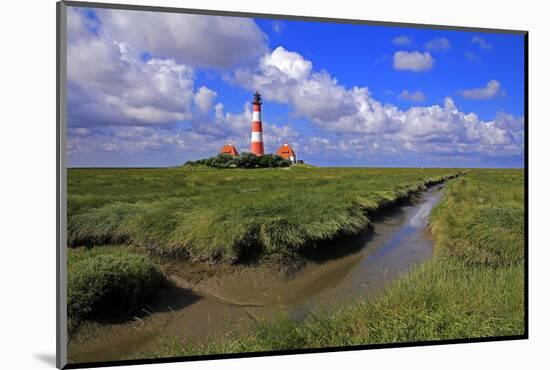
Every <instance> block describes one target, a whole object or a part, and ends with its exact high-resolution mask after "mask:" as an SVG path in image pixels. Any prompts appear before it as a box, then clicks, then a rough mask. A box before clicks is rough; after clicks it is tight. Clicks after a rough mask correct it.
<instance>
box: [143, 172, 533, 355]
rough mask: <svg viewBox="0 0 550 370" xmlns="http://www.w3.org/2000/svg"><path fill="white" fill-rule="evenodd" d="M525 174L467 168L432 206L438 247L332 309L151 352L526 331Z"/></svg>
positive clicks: (324, 344) (239, 349)
mask: <svg viewBox="0 0 550 370" xmlns="http://www.w3.org/2000/svg"><path fill="white" fill-rule="evenodd" d="M523 187H524V173H523V170H472V171H470V172H468V174H467V175H466V176H464V177H460V178H458V179H455V180H452V181H450V182H449V183H448V185H447V186H446V188H445V194H444V198H443V200H442V202H441V203H440V204H439V205H438V206H437V207H436V209H435V210H434V211H433V213H432V215H431V220H430V223H431V228H432V232H433V234H434V237H435V238H436V256H435V258H434V259H433V260H432V261H430V262H428V263H425V264H423V265H420V266H418V267H416V268H414V269H413V270H412V271H411V272H409V273H408V274H406V275H405V276H404V277H402V278H400V279H398V280H397V281H396V282H395V283H394V284H392V285H390V286H389V287H388V288H387V289H386V290H385V292H384V293H383V294H381V295H380V296H377V297H373V298H365V299H359V300H358V301H357V302H355V303H353V304H351V305H349V306H347V307H342V308H341V309H339V310H337V311H336V312H325V313H324V314H322V315H318V316H315V317H314V316H311V317H309V318H308V319H306V320H305V321H304V322H301V323H296V322H293V321H292V320H291V319H289V318H281V319H279V320H277V321H276V322H274V323H265V324H259V325H258V327H257V329H256V331H255V332H254V333H253V334H250V335H246V336H241V337H235V336H230V337H225V338H217V339H213V340H212V341H210V342H207V343H192V342H186V341H184V340H181V339H175V338H168V339H167V341H166V343H165V345H164V346H163V348H162V349H161V350H160V351H158V352H156V353H150V354H148V355H149V356H158V357H166V356H186V355H197V354H214V353H237V352H254V351H271V350H284V349H300V348H322V347H333V346H349V345H360V344H380V343H406V342H416V341H434V340H445V339H464V338H482V337H495V336H513V335H514V336H516V335H523V334H524V329H525V328H524V325H525V322H524V305H525V302H524V232H525V230H524V228H523V225H524V217H525V215H524V194H523Z"/></svg>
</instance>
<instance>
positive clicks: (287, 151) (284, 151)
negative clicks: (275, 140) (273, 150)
mask: <svg viewBox="0 0 550 370" xmlns="http://www.w3.org/2000/svg"><path fill="white" fill-rule="evenodd" d="M277 155H278V156H281V157H283V158H284V159H288V160H289V161H291V162H292V163H296V161H297V158H296V153H295V152H294V150H293V149H292V147H291V146H290V145H288V144H287V143H284V144H283V145H282V146H281V147H280V148H279V150H277Z"/></svg>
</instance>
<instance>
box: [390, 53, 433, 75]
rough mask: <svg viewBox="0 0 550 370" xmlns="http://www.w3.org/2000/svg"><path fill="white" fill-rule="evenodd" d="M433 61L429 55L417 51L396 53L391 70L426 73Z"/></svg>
mask: <svg viewBox="0 0 550 370" xmlns="http://www.w3.org/2000/svg"><path fill="white" fill-rule="evenodd" d="M433 64H434V60H433V58H432V56H431V55H430V53H428V52H424V53H421V52H419V51H413V52H408V51H403V50H401V51H397V52H395V54H394V55H393V68H394V69H397V70H403V71H413V72H420V71H427V70H429V69H431V68H432V66H433Z"/></svg>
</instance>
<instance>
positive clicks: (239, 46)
mask: <svg viewBox="0 0 550 370" xmlns="http://www.w3.org/2000/svg"><path fill="white" fill-rule="evenodd" d="M97 15H98V18H99V19H100V21H101V26H102V29H103V31H104V32H105V33H106V34H107V35H109V37H111V38H113V39H115V40H118V41H120V42H124V43H128V44H130V45H132V46H133V47H134V48H136V49H138V50H139V51H140V52H148V53H151V54H152V55H155V56H156V57H160V58H171V59H174V60H175V61H177V62H179V63H184V64H189V65H192V66H194V67H202V66H205V67H217V68H224V67H232V66H237V65H240V64H242V63H245V62H247V61H250V60H254V59H256V58H257V57H258V56H259V55H262V54H263V53H264V52H265V51H266V49H267V47H266V42H267V37H266V36H265V34H264V33H263V32H262V31H261V30H260V28H259V27H258V26H257V25H256V23H255V22H254V20H253V19H249V18H239V17H219V16H206V15H194V14H178V13H164V12H144V11H133V10H98V11H97ZM130 27H131V29H130Z"/></svg>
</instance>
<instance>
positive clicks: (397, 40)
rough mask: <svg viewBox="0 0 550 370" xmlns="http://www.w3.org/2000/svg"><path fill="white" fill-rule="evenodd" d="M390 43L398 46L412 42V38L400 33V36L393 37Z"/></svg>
mask: <svg viewBox="0 0 550 370" xmlns="http://www.w3.org/2000/svg"><path fill="white" fill-rule="evenodd" d="M392 43H394V44H395V45H398V46H407V45H410V44H412V40H411V39H410V38H409V37H407V36H405V35H401V36H397V37H394V38H393V40H392Z"/></svg>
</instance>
